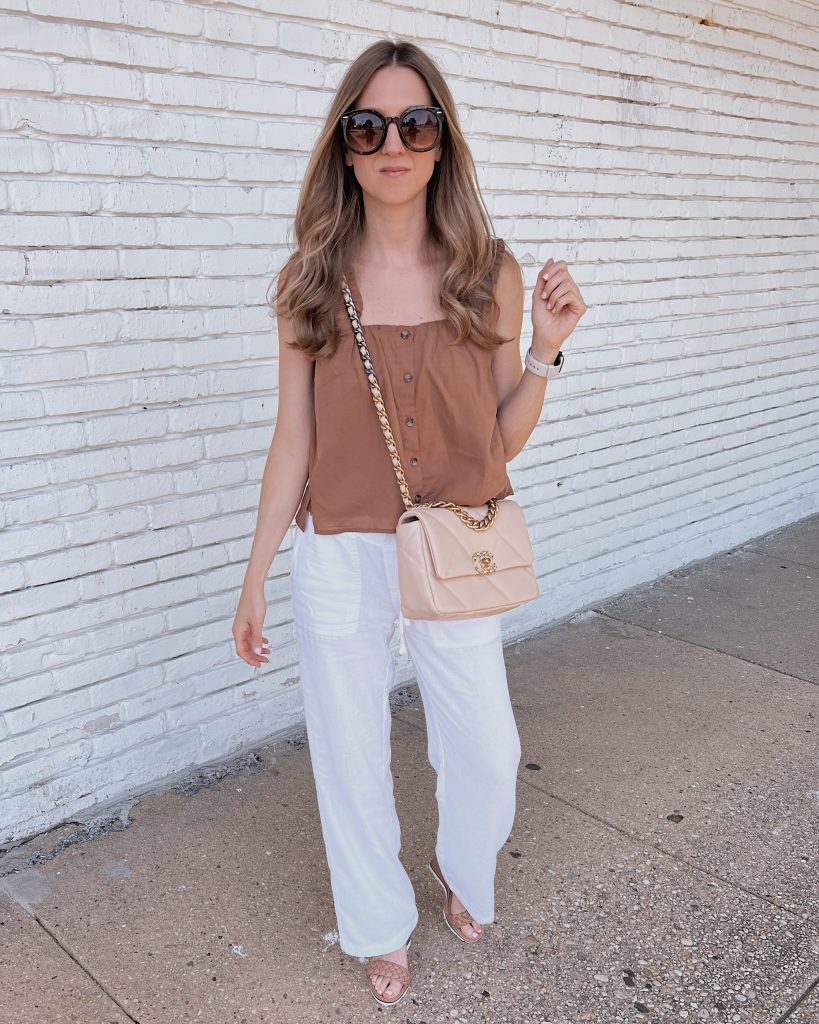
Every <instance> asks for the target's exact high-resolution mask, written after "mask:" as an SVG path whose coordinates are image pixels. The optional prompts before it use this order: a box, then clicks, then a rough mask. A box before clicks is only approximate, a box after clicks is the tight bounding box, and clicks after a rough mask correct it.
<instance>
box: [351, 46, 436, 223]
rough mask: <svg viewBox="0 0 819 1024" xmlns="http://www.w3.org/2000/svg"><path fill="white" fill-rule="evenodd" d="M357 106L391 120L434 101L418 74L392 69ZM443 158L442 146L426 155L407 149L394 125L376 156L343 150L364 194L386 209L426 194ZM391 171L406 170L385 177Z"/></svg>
mask: <svg viewBox="0 0 819 1024" xmlns="http://www.w3.org/2000/svg"><path fill="white" fill-rule="evenodd" d="M355 105H356V108H357V109H359V110H362V109H364V108H365V107H368V108H371V109H373V110H377V111H379V113H381V114H385V115H386V116H387V117H391V116H398V115H399V114H402V113H403V112H404V111H405V110H406V109H407V107H412V106H418V105H420V106H432V105H433V99H432V96H431V95H430V91H429V88H428V86H427V84H426V82H425V81H424V79H423V78H422V77H421V76H420V75H419V74H418V72H417V71H414V70H413V69H412V68H405V67H397V66H390V67H385V68H379V70H378V71H376V72H375V74H373V76H372V77H371V78H370V80H369V82H368V83H367V85H366V86H365V88H364V91H363V92H362V93H361V95H360V96H359V97H358V100H357V102H356V104H355ZM444 130H446V129H444ZM440 158H441V145H440V142H439V144H438V145H437V146H436V147H435V149H431V150H429V151H428V152H426V153H415V152H413V150H411V149H407V147H406V146H405V145H404V143H403V142H402V141H401V136H400V135H399V134H398V125H396V124H394V123H393V124H390V125H389V126H388V129H387V138H386V139H385V141H384V145H383V146H382V147H381V149H379V150H378V152H377V153H373V154H372V155H370V156H361V155H360V154H358V153H353V152H352V151H351V150H350V149H348V148H347V147H346V146H345V148H344V162H345V163H346V164H347V166H348V167H352V168H353V172H354V173H355V176H356V179H357V180H358V183H359V185H361V188H362V189H363V190H364V192H365V193H368V194H369V196H370V197H372V198H375V199H377V200H378V201H379V202H382V203H385V204H387V205H398V204H403V203H406V202H409V201H410V200H412V199H414V198H415V197H416V196H417V195H418V193H419V192H423V191H424V190H425V189H426V187H427V183H428V182H429V179H430V178H431V177H432V173H433V171H434V170H435V162H436V160H440ZM388 167H401V168H406V172H405V173H404V174H397V175H390V174H385V173H384V171H385V169H386V168H388Z"/></svg>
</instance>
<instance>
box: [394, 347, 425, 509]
mask: <svg viewBox="0 0 819 1024" xmlns="http://www.w3.org/2000/svg"><path fill="white" fill-rule="evenodd" d="M398 336H399V338H400V340H401V342H402V343H403V344H401V346H400V348H399V349H398V355H399V359H400V361H401V364H402V365H403V366H404V367H405V368H406V367H409V369H405V370H404V373H403V375H402V376H403V382H402V386H401V388H400V390H399V391H398V394H399V396H400V397H399V403H398V412H399V415H400V417H401V421H402V423H403V425H404V428H406V429H404V428H402V430H401V434H402V436H403V438H404V451H405V452H406V453H407V456H408V464H407V466H406V474H407V484H408V485H409V488H410V491H412V492H413V497H414V499H415V500H416V501H417V500H418V496H419V494H422V493H423V488H422V473H419V472H418V470H416V469H415V468H414V467H415V466H417V465H418V463H419V455H420V447H421V445H420V441H419V439H418V437H419V435H418V418H417V415H416V413H417V409H416V393H415V377H416V373H415V370H416V359H415V354H416V353H415V349H416V346H415V345H413V344H412V340H413V331H412V330H411V329H410V328H408V327H402V328H399V329H398ZM408 385H409V386H408Z"/></svg>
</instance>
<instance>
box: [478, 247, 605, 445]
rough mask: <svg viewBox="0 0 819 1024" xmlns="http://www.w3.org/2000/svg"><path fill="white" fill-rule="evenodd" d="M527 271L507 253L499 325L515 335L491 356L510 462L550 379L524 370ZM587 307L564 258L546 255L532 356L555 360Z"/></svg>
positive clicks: (499, 289)
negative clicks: (522, 335)
mask: <svg viewBox="0 0 819 1024" xmlns="http://www.w3.org/2000/svg"><path fill="white" fill-rule="evenodd" d="M523 294H524V289H523V275H522V274H521V270H520V265H519V264H518V261H517V260H516V259H515V258H514V256H512V254H511V253H507V258H504V260H503V262H502V263H501V266H500V270H499V272H498V279H497V282H496V287H495V299H496V300H497V302H498V305H499V307H500V313H499V315H498V321H497V323H496V324H495V328H496V330H497V331H498V333H500V334H502V335H503V336H504V337H507V338H508V337H511V338H513V339H514V340H513V341H511V342H509V343H507V344H505V345H501V346H500V348H498V349H496V350H495V352H494V354H493V356H492V376H493V379H494V381H495V392H496V395H497V399H498V425H499V427H500V432H501V437H502V438H503V448H504V451H505V453H506V461H507V462H510V461H511V460H512V459H514V457H515V456H516V455H518V454H519V453H520V452H521V451H522V449H523V447H524V446H525V444H526V442H527V441H528V440H529V438H530V436H531V434H532V431H533V430H534V429H535V427H536V426H537V422H538V420H539V419H540V412H541V409H542V408H543V398H544V395H545V393H546V385H547V379H546V378H545V377H539V376H538V375H537V374H535V373H530V372H528V371H526V370H524V369H523V368H522V366H521V358H520V333H521V327H522V325H523ZM586 309H587V306H586V304H585V302H584V301H583V298H582V296H581V294H580V291H579V290H578V287H577V285H576V284H575V282H574V281H573V279H572V276H571V274H570V273H569V268H568V267H567V265H566V264H565V263H564V262H563V260H560V261H558V262H557V263H556V262H555V261H554V260H553V259H551V258H550V259H549V260H547V262H546V263H545V265H544V266H543V269H542V270H541V271H540V272H539V274H538V279H537V282H536V284H535V289H534V294H533V295H532V355H533V356H534V357H535V359H539V360H540V361H541V362H543V363H553V362H554V361H555V359H556V358H557V353H558V352H559V351H560V347H561V345H562V344H563V342H564V341H565V340H566V338H568V337H569V335H570V334H571V333H572V331H573V330H574V329H575V327H576V326H577V322H578V320H579V319H580V318H581V316H583V314H584V313H585V312H586Z"/></svg>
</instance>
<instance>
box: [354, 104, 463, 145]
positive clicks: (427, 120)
mask: <svg viewBox="0 0 819 1024" xmlns="http://www.w3.org/2000/svg"><path fill="white" fill-rule="evenodd" d="M393 122H395V125H396V127H397V128H398V134H399V135H400V136H401V141H402V142H403V143H404V145H405V146H406V147H407V149H411V150H412V152H413V153H426V152H427V151H428V150H430V149H434V148H435V147H436V146H437V145H438V142H439V140H440V138H441V133H442V131H443V127H444V112H443V110H441V108H440V107H408V108H407V109H406V110H405V111H404V113H403V114H399V115H398V116H397V117H386V116H385V115H384V114H382V113H380V112H379V111H378V110H369V109H363V110H350V111H348V112H347V113H346V114H342V115H341V134H342V137H343V139H344V142H345V144H346V145H347V146H348V147H349V148H350V149H351V150H352V151H353V152H354V153H358V154H359V155H360V156H370V155H371V154H372V153H377V152H378V150H379V149H381V147H382V146H383V145H384V142H385V141H386V138H387V132H388V130H389V127H390V124H392V123H393Z"/></svg>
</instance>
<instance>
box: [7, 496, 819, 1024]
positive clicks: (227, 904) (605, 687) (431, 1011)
mask: <svg viewBox="0 0 819 1024" xmlns="http://www.w3.org/2000/svg"><path fill="white" fill-rule="evenodd" d="M818 627H819V516H814V517H812V518H811V519H807V520H803V521H802V522H801V523H799V524H796V525H795V526H792V527H788V528H786V529H783V530H779V531H777V532H776V533H773V534H770V535H768V536H767V537H764V538H760V539H758V540H756V541H751V542H749V543H747V544H745V545H743V546H742V547H740V548H737V549H735V550H733V551H731V552H728V553H726V554H723V555H720V556H717V557H715V558H712V559H709V560H707V561H704V562H701V563H699V564H697V565H695V566H691V567H688V568H687V569H684V570H679V571H677V572H674V573H671V574H670V575H668V576H666V577H664V578H663V579H661V580H659V581H657V582H656V583H654V584H652V585H649V586H643V587H639V588H636V589H635V590H633V591H630V592H628V593H627V594H625V595H623V596H621V597H620V598H618V599H617V600H613V601H610V602H608V603H606V604H604V605H601V606H600V607H597V608H595V609H593V610H592V611H588V612H585V613H584V614H582V615H580V616H576V617H575V618H573V619H572V620H571V621H569V622H566V623H562V624H560V625H558V626H556V627H554V628H551V629H548V630H546V631H544V632H542V633H540V634H539V635H537V636H534V637H531V638H529V639H526V640H524V641H521V642H519V643H517V644H512V645H510V646H509V647H508V648H507V651H506V654H507V665H508V669H509V682H510V689H511V692H512V699H513V703H514V707H515V714H516V718H517V722H518V726H519V729H520V733H521V741H522V744H523V756H522V758H521V765H520V772H519V779H520V785H519V787H518V809H517V817H516V821H515V826H514V829H513V832H512V835H511V836H510V838H509V840H508V842H507V843H506V845H505V847H504V849H503V850H501V852H500V854H499V857H498V874H497V888H496V910H497V918H496V923H495V924H493V925H490V926H487V928H486V936H485V938H484V939H483V940H482V941H481V942H480V943H479V944H478V945H477V946H475V947H471V946H465V945H463V944H462V943H460V942H458V940H457V939H456V938H455V937H454V936H453V935H452V934H451V932H450V931H449V930H448V929H447V927H446V925H445V924H444V922H443V920H442V918H441V898H440V897H441V890H440V889H439V888H438V886H437V884H436V883H435V881H434V879H433V878H432V876H431V874H430V873H429V871H428V870H427V869H426V866H425V865H426V862H427V860H428V859H429V856H430V855H431V853H432V849H433V845H434V839H435V829H436V825H437V816H436V809H435V795H434V793H435V777H434V773H433V772H432V769H431V768H430V766H429V764H428V763H427V760H426V736H425V732H424V715H423V708H422V705H421V702H420V698H419V697H418V694H417V691H416V690H415V688H414V687H410V688H408V689H406V690H402V691H399V692H398V693H397V694H396V695H395V697H394V701H393V716H394V718H393V733H392V736H393V768H394V773H395V791H396V799H397V804H398V813H399V816H400V818H401V823H402V840H403V846H402V853H401V856H402V860H403V862H404V864H405V865H406V867H407V870H408V871H409V874H410V877H411V878H412V879H413V882H414V884H415V891H416V896H417V900H418V907H419V911H420V915H421V919H420V922H419V926H418V929H417V931H416V933H415V937H414V940H413V944H412V948H411V950H410V956H409V962H410V968H411V970H412V971H413V981H412V986H411V989H410V992H409V993H408V994H407V995H406V996H405V997H404V999H403V1000H402V1002H401V1003H400V1004H399V1006H398V1007H396V1008H394V1009H390V1010H382V1009H380V1008H379V1007H378V1006H377V1005H376V1003H375V1002H374V1001H373V999H372V998H371V996H370V995H369V993H368V991H367V985H366V978H365V976H364V970H363V966H362V965H363V961H359V960H358V959H357V958H355V957H350V956H347V955H346V954H344V953H342V952H341V950H340V949H339V946H338V943H337V937H336V935H335V932H334V927H335V917H334V914H333V909H332V900H331V893H330V886H329V876H328V873H327V869H326V862H325V860H324V854H323V845H322V841H321V832H320V824H319V819H318V811H317V808H316V802H315V791H314V788H313V781H312V774H311V771H310V763H309V752H308V750H307V747H306V746H305V743H304V736H303V735H302V736H300V737H295V738H291V739H290V740H288V741H281V742H279V743H276V744H274V745H271V746H269V747H265V748H263V749H260V750H259V751H257V752H256V753H255V754H253V755H250V756H248V757H245V758H242V759H240V760H239V761H237V762H236V763H234V764H233V765H230V766H227V767H226V769H225V770H224V771H223V772H214V773H209V774H208V773H201V774H199V775H197V777H196V779H194V780H192V781H191V783H190V784H189V785H188V786H181V787H179V788H178V789H177V790H170V791H167V792H164V793H160V794H157V795H152V796H149V797H144V798H142V799H141V800H139V801H138V802H137V803H135V804H134V805H133V806H132V807H130V815H129V813H128V812H125V813H124V814H123V816H122V818H123V820H121V821H120V822H118V823H115V825H114V826H113V827H108V828H103V829H101V830H100V834H99V835H98V836H96V837H91V838H90V841H86V840H88V839H89V836H88V835H87V833H86V832H85V831H83V830H82V829H78V828H77V826H76V825H74V826H65V827H63V828H60V829H57V830H53V831H51V832H49V833H48V834H46V835H44V836H42V837H39V838H38V839H36V840H33V841H31V842H29V843H27V844H25V845H24V846H21V847H18V848H17V849H15V850H12V851H10V852H9V853H8V854H7V855H6V856H5V857H4V858H2V859H0V875H1V876H2V878H0V888H2V892H0V1024H52V1022H56V1021H60V1022H68V1021H71V1022H77V1024H120V1022H126V1021H139V1022H140V1024H186V1022H189V1021H190V1022H194V1021H196V1022H200V1021H201V1022H204V1024H262V1022H264V1024H280V1022H281V1024H285V1022H287V1024H301V1022H308V1021H309V1022H310V1024H315V1022H316V1021H321V1022H324V1021H327V1022H330V1021H333V1022H335V1021H350V1022H353V1021H355V1022H361V1021H369V1020H378V1019H385V1018H384V1017H383V1015H384V1014H386V1015H387V1016H390V1017H391V1019H393V1020H395V1021H397V1022H401V1024H412V1022H414V1024H422V1022H425V1024H433V1022H439V1021H447V1022H449V1024H452V1022H455V1021H509V1022H515V1024H541V1022H550V1024H575V1022H577V1021H594V1022H596V1024H613V1022H617V1021H662V1022H664V1024H665V1022H671V1021H701V1020H707V1021H720V1022H722V1021H742V1022H754V1024H756V1022H758V1024H774V1022H779V1021H788V1022H790V1024H808V1022H819V628H818Z"/></svg>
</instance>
